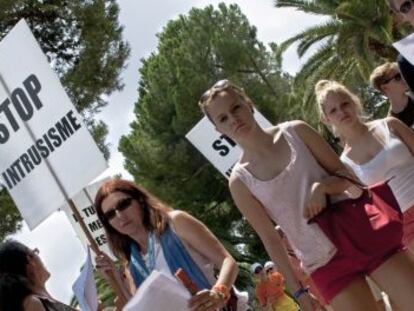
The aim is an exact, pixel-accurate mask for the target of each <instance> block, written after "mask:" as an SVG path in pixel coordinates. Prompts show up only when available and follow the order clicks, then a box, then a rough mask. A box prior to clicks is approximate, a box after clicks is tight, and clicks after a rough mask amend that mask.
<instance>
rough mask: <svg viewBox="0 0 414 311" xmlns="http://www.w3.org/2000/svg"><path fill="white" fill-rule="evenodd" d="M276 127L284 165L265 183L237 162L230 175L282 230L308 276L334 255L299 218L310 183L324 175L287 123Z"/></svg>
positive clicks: (317, 231) (315, 230) (314, 228)
mask: <svg viewBox="0 0 414 311" xmlns="http://www.w3.org/2000/svg"><path fill="white" fill-rule="evenodd" d="M279 127H280V129H281V131H282V134H283V137H284V138H285V139H286V141H287V143H288V144H289V146H290V149H291V159H290V163H289V164H288V166H287V167H286V168H285V169H284V170H283V171H282V172H281V173H280V174H279V175H277V176H276V177H274V178H273V179H270V180H267V181H262V180H259V179H257V178H255V177H254V176H253V175H252V174H251V173H250V172H249V171H248V170H247V169H246V168H245V165H243V164H240V163H236V165H235V166H234V168H233V171H232V174H233V175H234V176H235V177H237V178H239V179H240V180H241V181H242V182H243V183H244V184H245V185H246V186H247V188H248V189H249V190H250V192H251V193H252V194H253V195H254V196H255V197H256V199H257V200H258V201H259V202H260V203H261V204H262V205H263V207H264V208H265V210H266V211H267V213H268V215H269V216H270V218H271V219H273V221H275V222H276V223H277V224H278V225H279V226H280V227H281V228H282V230H283V232H284V233H285V234H286V236H287V238H288V240H289V242H290V244H291V245H292V248H293V250H294V251H295V254H296V256H297V257H298V258H299V260H300V261H301V262H302V266H303V268H304V269H305V271H306V272H308V273H312V272H313V271H315V270H316V269H318V268H319V267H322V266H324V265H325V264H326V263H328V262H329V261H330V260H331V258H332V257H333V256H334V254H335V252H336V248H335V246H334V245H333V244H332V243H331V241H330V240H329V239H328V238H327V237H326V236H325V234H324V233H323V232H322V231H321V229H320V228H319V226H318V225H317V224H307V221H306V219H305V218H304V217H303V210H304V206H305V202H306V200H307V198H308V196H309V194H310V188H311V186H312V184H313V183H314V182H317V181H320V180H321V179H322V178H324V177H326V176H328V173H327V172H326V171H325V170H324V169H323V168H322V167H321V166H320V165H319V164H318V163H317V161H316V160H315V158H314V157H313V155H312V154H311V152H310V150H309V149H308V148H307V146H306V145H305V143H304V142H303V141H302V140H301V139H300V138H299V136H298V135H297V134H296V132H295V130H294V129H293V128H292V127H291V126H290V123H289V122H285V123H282V124H279ZM275 161H277V158H276V159H275Z"/></svg>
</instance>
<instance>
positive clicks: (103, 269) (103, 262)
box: [95, 252, 119, 280]
mask: <svg viewBox="0 0 414 311" xmlns="http://www.w3.org/2000/svg"><path fill="white" fill-rule="evenodd" d="M95 263H96V269H97V270H98V271H99V272H100V273H101V274H102V276H103V277H104V278H105V279H106V280H108V279H109V276H108V274H110V273H112V274H113V275H116V274H119V271H118V269H117V268H116V266H115V263H114V262H113V261H112V259H111V258H110V257H109V256H108V255H107V254H105V253H103V252H101V253H99V254H98V255H97V256H96V257H95Z"/></svg>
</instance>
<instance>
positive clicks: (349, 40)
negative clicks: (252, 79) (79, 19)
mask: <svg viewBox="0 0 414 311" xmlns="http://www.w3.org/2000/svg"><path fill="white" fill-rule="evenodd" d="M274 3H275V6H276V7H292V8H296V9H297V10H300V11H303V12H306V13H309V14H317V15H321V16H325V17H327V20H326V21H325V22H323V23H322V24H319V25H316V26H313V27H309V28H307V29H305V30H304V31H302V32H301V33H299V34H297V35H296V36H294V37H292V38H290V39H288V40H287V41H285V42H283V43H282V44H281V45H280V47H279V53H280V54H281V53H283V52H284V51H285V50H286V49H287V48H288V47H289V46H291V45H292V44H293V43H298V47H297V52H298V55H299V57H302V56H304V55H305V54H306V52H308V51H309V49H310V48H311V47H317V50H316V52H315V53H313V54H312V55H311V56H310V57H309V59H308V60H307V61H306V62H305V64H304V65H303V67H302V68H301V70H300V72H299V73H298V75H297V77H296V83H295V84H296V86H300V87H301V88H303V89H304V90H305V99H306V101H305V102H310V99H312V94H313V86H314V85H315V83H316V82H317V81H318V80H320V79H336V80H338V81H346V83H347V84H348V85H349V84H351V85H352V84H354V85H355V84H356V85H361V84H364V83H365V84H366V81H367V80H368V77H369V74H370V73H371V71H372V69H373V68H374V67H375V66H376V65H378V64H380V63H381V62H384V61H385V60H394V59H395V57H396V51H395V50H394V48H393V47H392V46H391V44H392V42H393V41H394V40H395V38H399V37H401V36H402V34H401V33H400V29H399V28H397V27H396V26H397V23H396V21H395V19H394V17H393V14H390V9H389V7H388V6H387V3H386V1H385V0H364V1H360V0H348V1H347V0H345V1H344V0H338V1H329V0H319V1H318V0H315V1H304V0H283V1H280V0H275V1H274Z"/></svg>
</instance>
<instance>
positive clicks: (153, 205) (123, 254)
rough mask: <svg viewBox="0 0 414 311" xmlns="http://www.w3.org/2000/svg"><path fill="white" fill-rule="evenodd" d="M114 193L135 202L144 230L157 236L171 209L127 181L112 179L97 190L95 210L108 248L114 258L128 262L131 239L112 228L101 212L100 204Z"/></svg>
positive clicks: (161, 231)
mask: <svg viewBox="0 0 414 311" xmlns="http://www.w3.org/2000/svg"><path fill="white" fill-rule="evenodd" d="M114 192H122V193H125V194H128V195H129V196H130V197H132V198H133V199H135V200H137V201H138V203H139V206H140V208H141V211H142V217H143V219H142V222H143V225H144V227H145V229H146V230H147V231H149V232H151V231H155V233H156V234H157V235H158V236H159V235H161V234H162V233H163V232H164V231H165V229H166V227H167V225H168V220H169V217H168V214H167V213H168V212H169V211H171V210H172V208H170V207H169V206H168V205H167V204H165V203H163V202H162V201H161V200H160V199H158V198H157V197H155V196H154V195H153V194H151V193H150V192H149V191H147V190H146V189H144V188H143V187H141V186H138V185H136V184H135V183H133V182H131V181H128V180H124V179H118V178H114V179H111V180H109V181H107V182H105V183H104V184H103V185H102V186H101V187H100V188H99V190H98V193H97V194H96V196H95V208H96V213H97V215H98V218H99V220H100V221H101V222H102V225H103V227H104V229H105V232H106V235H107V237H108V242H109V246H110V247H111V250H112V251H113V252H114V255H115V256H116V257H118V258H119V259H122V260H126V261H129V257H130V255H131V251H130V244H131V242H132V239H131V237H129V236H127V235H124V234H122V233H120V232H118V231H117V230H116V229H115V228H114V227H112V225H111V224H110V223H109V221H108V219H107V218H106V217H105V215H104V213H103V211H102V202H103V201H104V200H105V199H106V198H107V197H108V196H109V195H110V194H111V193H114Z"/></svg>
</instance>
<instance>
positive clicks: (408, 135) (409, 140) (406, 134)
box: [385, 117, 414, 155]
mask: <svg viewBox="0 0 414 311" xmlns="http://www.w3.org/2000/svg"><path fill="white" fill-rule="evenodd" d="M385 121H386V122H387V124H388V127H389V128H390V130H391V131H392V132H393V133H394V134H395V135H397V136H398V138H399V139H401V141H402V142H403V143H404V144H405V145H406V146H407V148H408V149H409V150H410V152H411V154H412V155H414V131H413V130H412V129H410V128H409V127H408V126H407V125H406V124H405V123H403V122H401V121H400V120H398V119H397V118H393V117H389V118H386V119H385Z"/></svg>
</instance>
